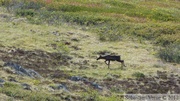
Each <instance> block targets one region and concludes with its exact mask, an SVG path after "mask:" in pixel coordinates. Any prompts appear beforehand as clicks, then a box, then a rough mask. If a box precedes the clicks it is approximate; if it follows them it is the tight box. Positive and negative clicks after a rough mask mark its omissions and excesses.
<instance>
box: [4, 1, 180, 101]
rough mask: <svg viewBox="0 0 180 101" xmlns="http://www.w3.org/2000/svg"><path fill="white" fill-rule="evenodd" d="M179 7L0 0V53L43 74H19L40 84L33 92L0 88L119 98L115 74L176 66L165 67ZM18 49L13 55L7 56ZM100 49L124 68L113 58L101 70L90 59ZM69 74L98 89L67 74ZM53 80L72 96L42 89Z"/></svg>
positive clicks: (173, 51)
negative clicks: (91, 83) (119, 56)
mask: <svg viewBox="0 0 180 101" xmlns="http://www.w3.org/2000/svg"><path fill="white" fill-rule="evenodd" d="M179 5H180V2H179V1H177V0H149V1H148V0H84V1H83V0H0V11H1V12H0V26H1V27H0V37H1V40H0V47H2V50H0V51H2V52H4V54H3V53H2V54H0V56H2V57H10V58H11V57H12V58H13V62H17V63H20V65H25V66H24V67H25V68H26V66H29V67H32V69H35V70H38V72H40V73H42V74H43V77H47V78H46V79H48V80H49V81H48V80H47V81H41V80H39V79H38V80H36V79H33V80H29V79H27V80H24V81H25V82H29V83H30V84H32V85H33V86H36V87H37V88H38V87H39V86H42V85H43V87H44V86H45V87H44V88H43V87H40V90H39V91H32V92H33V93H32V92H31V91H28V90H24V89H23V88H22V87H21V86H19V84H16V83H9V82H6V83H5V84H4V87H1V88H0V93H3V94H6V95H7V96H9V97H12V98H15V99H18V100H26V101H32V100H33V101H39V100H44V101H57V100H59V99H61V98H62V99H63V100H68V99H71V98H72V99H76V100H85V101H87V100H94V101H99V100H103V101H119V100H121V99H120V98H119V96H120V95H119V93H122V92H124V91H126V89H123V90H121V89H116V88H118V87H119V88H120V87H121V86H120V85H121V84H120V83H119V81H120V80H122V79H129V78H133V79H134V78H144V77H145V76H146V75H148V74H151V75H154V73H155V72H156V71H157V70H159V71H162V70H166V71H173V72H174V71H176V68H169V67H170V66H171V67H172V66H175V67H178V66H179V63H180V56H179V54H180V46H179V44H180V24H179V22H180V7H179ZM5 9H6V10H5ZM156 46H157V47H156ZM18 48H20V50H21V51H20V53H18V52H17V53H16V54H14V55H13V54H10V55H9V53H11V51H14V50H15V51H16V49H18ZM38 50H41V51H38ZM27 51H31V52H27ZM26 52H27V53H26ZM5 53H6V55H7V56H6V55H5ZM55 53H56V54H55ZM105 53H108V54H118V55H121V59H122V60H124V61H125V65H126V66H127V67H123V69H120V68H121V65H120V64H119V63H118V62H111V65H110V68H111V69H107V65H106V64H105V63H104V61H102V60H100V61H96V55H99V54H105ZM23 54H24V55H25V54H29V55H27V56H26V58H24V57H23V56H21V55H23ZM31 54H32V56H34V57H31ZM47 54H52V55H53V54H54V55H53V56H54V57H55V58H53V57H49V55H47ZM16 55H17V57H18V58H16ZM55 55H56V56H55ZM63 55H65V56H63ZM155 55H156V56H158V58H157V57H156V56H155ZM36 56H37V57H36ZM61 56H62V57H63V58H61V59H62V61H59V59H58V62H57V61H56V60H57V59H56V58H58V57H61ZM66 56H67V57H66ZM46 58H48V59H47V60H46ZM65 58H67V59H65ZM159 58H161V59H162V60H164V61H166V62H172V63H173V65H172V64H171V63H167V64H164V63H163V62H161V61H160V60H159ZM18 59H19V60H18ZM61 59H60V60H61ZM16 60H18V61H16ZM21 60H22V61H21ZM50 60H52V61H51V62H49V61H50ZM1 61H2V62H4V60H0V62H1ZM33 63H34V64H33ZM175 63H177V64H175ZM47 64H48V65H47ZM52 64H53V65H52ZM0 67H3V65H1V64H0ZM37 67H38V68H37ZM157 67H158V68H157ZM170 69H172V70H170ZM2 71H3V70H2ZM0 72H1V70H0ZM2 75H3V74H1V73H0V77H1V76H2ZM8 75H10V74H8ZM71 76H80V77H84V78H87V79H88V80H89V81H91V82H97V84H99V85H100V86H102V87H104V88H106V89H105V90H103V91H98V90H97V89H95V88H93V86H91V85H90V84H86V83H84V82H83V81H80V82H75V81H70V80H67V79H69V78H70V77H71ZM2 77H4V76H2ZM106 80H107V81H106ZM19 81H21V80H19ZM24 81H23V80H22V81H21V82H24ZM109 82H110V83H112V85H111V84H109ZM58 83H59V84H61V83H62V84H64V85H67V88H69V89H68V90H70V93H71V94H72V95H71V94H69V93H68V94H66V92H64V91H61V90H59V91H56V90H55V92H51V91H49V88H48V86H49V85H50V86H52V87H54V88H55V86H56V84H58ZM122 100H123V99H122Z"/></svg>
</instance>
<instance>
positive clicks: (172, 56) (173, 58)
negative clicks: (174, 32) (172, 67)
mask: <svg viewBox="0 0 180 101" xmlns="http://www.w3.org/2000/svg"><path fill="white" fill-rule="evenodd" d="M158 56H159V57H160V58H161V59H162V60H164V61H166V62H175V63H180V44H170V45H167V46H166V47H165V48H163V49H160V50H159V52H158Z"/></svg>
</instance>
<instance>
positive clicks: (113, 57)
mask: <svg viewBox="0 0 180 101" xmlns="http://www.w3.org/2000/svg"><path fill="white" fill-rule="evenodd" d="M99 59H104V60H105V63H106V64H107V65H108V68H109V65H110V61H118V62H121V64H122V66H125V64H124V60H121V57H120V56H112V55H105V56H102V55H100V56H99V58H97V60H99ZM107 61H108V63H107ZM125 67H126V66H125Z"/></svg>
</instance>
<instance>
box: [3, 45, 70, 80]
mask: <svg viewBox="0 0 180 101" xmlns="http://www.w3.org/2000/svg"><path fill="white" fill-rule="evenodd" d="M0 60H1V61H4V62H13V63H16V64H18V65H21V66H23V67H24V68H29V69H34V70H35V71H37V72H39V73H40V74H42V75H44V76H48V75H52V73H53V75H52V76H53V77H55V78H57V77H58V76H60V74H62V75H65V73H63V71H60V70H56V67H57V66H58V67H60V66H68V65H69V60H71V57H69V56H68V55H64V54H62V53H50V52H45V51H42V50H33V51H27V50H23V49H17V48H8V49H7V48H4V47H1V48H0ZM57 74H58V75H57ZM61 77H62V76H61ZM63 77H64V76H63Z"/></svg>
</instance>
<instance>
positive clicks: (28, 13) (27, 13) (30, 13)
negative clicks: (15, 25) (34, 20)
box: [16, 9, 36, 17]
mask: <svg viewBox="0 0 180 101" xmlns="http://www.w3.org/2000/svg"><path fill="white" fill-rule="evenodd" d="M16 15H17V16H30V17H33V16H35V15H36V12H35V11H34V10H32V9H22V10H17V11H16Z"/></svg>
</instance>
